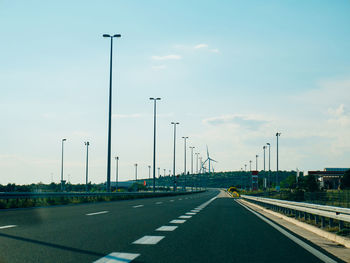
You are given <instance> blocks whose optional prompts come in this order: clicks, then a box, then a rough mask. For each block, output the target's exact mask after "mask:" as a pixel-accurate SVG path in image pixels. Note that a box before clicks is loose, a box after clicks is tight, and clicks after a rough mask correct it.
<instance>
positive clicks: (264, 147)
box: [263, 145, 267, 172]
mask: <svg viewBox="0 0 350 263" xmlns="http://www.w3.org/2000/svg"><path fill="white" fill-rule="evenodd" d="M266 148H267V146H266V145H264V146H263V150H264V172H265V150H266Z"/></svg>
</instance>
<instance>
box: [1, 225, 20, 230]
mask: <svg viewBox="0 0 350 263" xmlns="http://www.w3.org/2000/svg"><path fill="white" fill-rule="evenodd" d="M16 226H17V225H7V226H0V229H6V228H12V227H16Z"/></svg>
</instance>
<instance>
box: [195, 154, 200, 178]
mask: <svg viewBox="0 0 350 263" xmlns="http://www.w3.org/2000/svg"><path fill="white" fill-rule="evenodd" d="M195 155H196V174H198V155H199V153H195Z"/></svg>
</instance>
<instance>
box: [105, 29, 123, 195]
mask: <svg viewBox="0 0 350 263" xmlns="http://www.w3.org/2000/svg"><path fill="white" fill-rule="evenodd" d="M103 37H109V38H110V39H111V54H110V62H109V110H108V149H107V183H106V189H107V192H110V191H111V143H112V58H113V38H115V37H116V38H118V37H121V35H120V34H115V35H108V34H103Z"/></svg>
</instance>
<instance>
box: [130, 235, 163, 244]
mask: <svg viewBox="0 0 350 263" xmlns="http://www.w3.org/2000/svg"><path fill="white" fill-rule="evenodd" d="M164 237H165V236H144V237H141V238H140V239H138V240H136V241H134V242H132V243H133V244H138V245H155V244H157V243H158V242H159V241H161V240H162V239H163V238H164Z"/></svg>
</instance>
